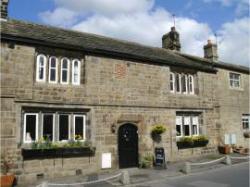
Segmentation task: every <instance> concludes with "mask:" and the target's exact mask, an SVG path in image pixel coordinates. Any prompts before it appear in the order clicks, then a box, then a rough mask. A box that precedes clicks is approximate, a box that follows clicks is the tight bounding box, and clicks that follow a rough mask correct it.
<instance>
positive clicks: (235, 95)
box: [217, 69, 250, 147]
mask: <svg viewBox="0 0 250 187" xmlns="http://www.w3.org/2000/svg"><path fill="white" fill-rule="evenodd" d="M231 72H232V73H237V74H239V72H237V71H233V70H232V71H230V70H226V69H219V71H218V73H217V75H218V78H217V79H218V81H217V96H218V101H219V107H220V110H219V116H220V117H219V121H218V125H219V126H220V131H221V132H220V137H221V142H224V141H225V134H228V135H229V134H235V135H236V145H238V146H244V147H249V138H245V137H244V135H243V132H244V131H243V127H242V123H241V119H242V115H243V114H249V113H250V112H249V75H247V74H244V73H241V74H240V88H230V84H229V73H231Z"/></svg>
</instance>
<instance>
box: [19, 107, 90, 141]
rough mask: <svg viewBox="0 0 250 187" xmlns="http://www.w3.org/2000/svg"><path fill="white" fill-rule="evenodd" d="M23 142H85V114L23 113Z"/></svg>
mask: <svg viewBox="0 0 250 187" xmlns="http://www.w3.org/2000/svg"><path fill="white" fill-rule="evenodd" d="M23 119H24V120H23V142H24V143H31V142H34V141H38V140H39V139H40V138H44V139H47V140H50V141H68V140H71V139H72V140H85V138H86V130H85V129H86V114H84V113H75V112H61V111H54V112H46V111H36V112H25V113H24V118H23Z"/></svg>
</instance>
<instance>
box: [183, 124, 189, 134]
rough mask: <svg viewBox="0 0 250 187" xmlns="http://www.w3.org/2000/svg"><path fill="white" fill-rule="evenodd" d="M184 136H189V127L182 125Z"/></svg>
mask: <svg viewBox="0 0 250 187" xmlns="http://www.w3.org/2000/svg"><path fill="white" fill-rule="evenodd" d="M184 133H185V134H184V135H185V136H189V135H190V129H189V125H184Z"/></svg>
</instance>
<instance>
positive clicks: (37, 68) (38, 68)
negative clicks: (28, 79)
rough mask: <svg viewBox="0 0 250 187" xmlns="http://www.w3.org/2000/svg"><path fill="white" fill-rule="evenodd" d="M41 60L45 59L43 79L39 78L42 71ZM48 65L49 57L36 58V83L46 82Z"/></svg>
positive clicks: (38, 56)
mask: <svg viewBox="0 0 250 187" xmlns="http://www.w3.org/2000/svg"><path fill="white" fill-rule="evenodd" d="M40 58H44V66H43V69H44V70H43V78H42V79H40V78H39V71H40V67H41V66H40ZM46 64H47V57H46V56H45V55H44V54H39V55H37V57H36V81H37V82H46Z"/></svg>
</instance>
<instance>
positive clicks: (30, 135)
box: [23, 113, 38, 143]
mask: <svg viewBox="0 0 250 187" xmlns="http://www.w3.org/2000/svg"><path fill="white" fill-rule="evenodd" d="M23 133H24V134H23V141H24V143H30V142H33V141H36V140H38V114H37V113H26V114H25V115H24V131H23Z"/></svg>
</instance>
